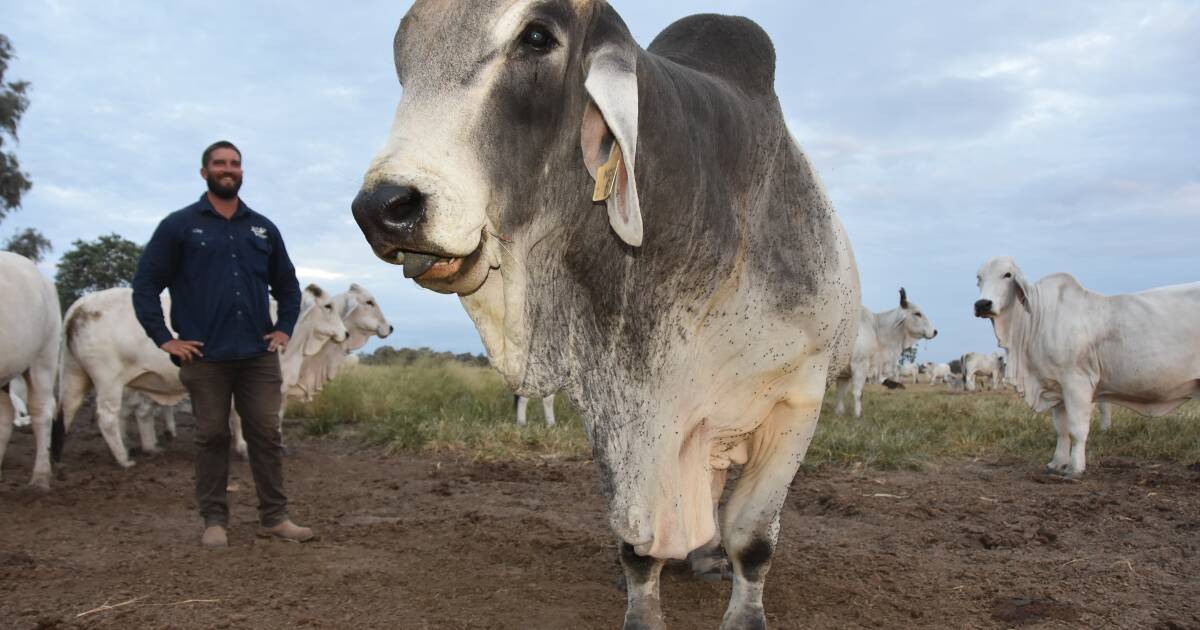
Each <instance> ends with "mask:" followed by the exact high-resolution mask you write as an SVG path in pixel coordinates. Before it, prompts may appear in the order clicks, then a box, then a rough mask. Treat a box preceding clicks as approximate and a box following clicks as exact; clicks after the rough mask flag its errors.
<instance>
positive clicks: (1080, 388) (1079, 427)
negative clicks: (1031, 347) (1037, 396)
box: [1063, 384, 1095, 478]
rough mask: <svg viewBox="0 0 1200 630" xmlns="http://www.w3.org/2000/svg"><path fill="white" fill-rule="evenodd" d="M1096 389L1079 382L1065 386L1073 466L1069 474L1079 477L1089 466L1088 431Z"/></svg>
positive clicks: (1064, 397)
mask: <svg viewBox="0 0 1200 630" xmlns="http://www.w3.org/2000/svg"><path fill="white" fill-rule="evenodd" d="M1094 396H1095V391H1094V390H1092V389H1091V388H1090V387H1087V386H1084V385H1081V384H1077V385H1074V386H1072V387H1064V388H1063V404H1064V406H1065V407H1066V410H1067V431H1068V432H1069V433H1070V435H1071V466H1070V468H1069V469H1068V471H1067V472H1068V474H1069V475H1070V476H1071V477H1074V478H1077V477H1079V476H1080V475H1082V474H1083V471H1084V469H1085V468H1086V467H1087V453H1086V451H1087V440H1088V432H1089V431H1091V428H1092V398H1093V397H1094Z"/></svg>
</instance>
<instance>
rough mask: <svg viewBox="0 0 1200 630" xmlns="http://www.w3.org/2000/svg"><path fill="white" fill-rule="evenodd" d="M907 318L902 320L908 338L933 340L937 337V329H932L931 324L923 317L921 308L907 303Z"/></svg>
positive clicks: (923, 313)
mask: <svg viewBox="0 0 1200 630" xmlns="http://www.w3.org/2000/svg"><path fill="white" fill-rule="evenodd" d="M908 306H909V308H908V309H906V310H908V311H909V313H908V317H905V318H904V328H905V331H906V332H907V333H908V336H909V337H912V338H914V339H933V338H934V337H936V336H937V329H936V328H934V327H933V322H931V321H929V318H928V317H926V316H925V312H924V311H922V310H921V307H919V306H917V305H916V304H913V303H912V302H909V303H908Z"/></svg>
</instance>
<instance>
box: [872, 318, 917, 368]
mask: <svg viewBox="0 0 1200 630" xmlns="http://www.w3.org/2000/svg"><path fill="white" fill-rule="evenodd" d="M873 317H874V319H875V336H876V337H877V338H878V339H879V341H880V345H882V346H883V347H884V348H887V350H888V353H889V354H895V355H896V356H899V355H900V354H901V353H903V352H904V349H905V348H907V347H909V346H911V345H912V344H914V343H916V341H917V339H918V337H913V336H912V335H909V334H908V328H907V327H906V326H904V324H903V323H902V322H901V320H902V319H903V318H904V311H903V310H902V309H898V308H894V309H892V310H890V311H884V312H882V313H875V314H873Z"/></svg>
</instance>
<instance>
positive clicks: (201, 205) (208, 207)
mask: <svg viewBox="0 0 1200 630" xmlns="http://www.w3.org/2000/svg"><path fill="white" fill-rule="evenodd" d="M194 207H195V208H196V212H199V213H201V214H203V213H205V212H211V213H212V214H214V215H216V216H218V217H221V218H222V219H224V218H225V217H223V216H221V214H220V213H218V212H217V209H216V208H214V207H213V205H212V202H211V201H209V200H208V193H201V195H200V201H199V202H197V203H196V205H195V206H194ZM251 212H253V210H251V209H250V206H247V205H246V202H244V201H242V199H241V197H239V198H238V207H237V210H234V211H233V216H232V217H230V218H229V219H230V220H231V221H232V220H233V219H236V218H238V217H241V216H245V215H247V214H250V213H251Z"/></svg>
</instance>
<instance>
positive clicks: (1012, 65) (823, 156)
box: [0, 0, 1200, 360]
mask: <svg viewBox="0 0 1200 630" xmlns="http://www.w3.org/2000/svg"><path fill="white" fill-rule="evenodd" d="M410 4H411V3H410V2H403V1H378V0H371V1H366V0H362V1H356V2H353V3H347V4H346V5H344V6H339V7H338V8H336V9H331V8H330V7H331V5H330V3H325V2H285V1H283V0H274V1H269V0H262V1H254V0H237V1H228V2H222V1H220V0H206V1H205V2H193V1H190V0H178V1H172V2H161V1H150V0H138V1H133V0H105V1H104V2H94V1H91V0H16V1H9V2H3V3H0V32H2V33H4V34H5V35H7V36H8V37H9V38H10V39H11V41H12V44H13V46H14V48H15V50H16V53H17V55H18V56H19V58H18V59H17V60H16V62H15V63H13V65H12V67H11V68H10V70H9V74H8V77H7V78H8V79H9V80H15V79H23V80H27V81H30V82H32V84H33V87H32V92H31V94H30V96H31V98H32V105H31V107H30V108H29V111H28V112H27V113H26V115H25V118H24V119H23V120H22V123H21V127H20V140H21V142H20V144H19V145H18V146H17V155H18V158H19V159H20V161H21V164H22V166H23V168H24V169H25V170H26V171H27V172H28V173H29V174H30V176H31V179H32V180H33V182H34V187H33V189H32V191H30V193H29V194H28V195H27V196H26V197H25V199H24V202H23V204H22V209H21V210H20V211H18V212H16V213H14V214H12V215H10V216H9V218H7V219H6V220H4V222H3V223H0V235H2V236H8V235H10V234H12V233H13V232H14V231H15V230H18V229H21V228H25V227H35V228H37V229H39V230H41V231H42V232H44V233H45V234H46V235H47V236H49V238H50V239H51V241H53V243H54V246H55V251H54V253H53V255H52V257H51V260H50V261H48V262H47V263H46V264H44V265H43V266H44V268H45V269H46V270H47V272H48V273H50V274H52V273H53V265H54V262H55V261H56V260H57V258H58V256H59V255H61V254H62V253H63V252H64V251H65V250H66V249H67V248H68V247H69V246H70V243H71V241H73V240H74V239H88V240H90V239H94V238H96V237H97V236H99V235H102V234H107V233H110V232H116V233H118V234H121V235H122V236H124V237H126V238H129V239H132V240H134V241H137V242H145V240H146V239H148V238H149V236H150V234H151V232H152V231H153V229H154V226H155V225H156V224H157V223H158V221H159V220H160V219H161V218H162V217H163V216H165V215H166V214H167V213H169V212H171V211H173V210H176V209H178V208H180V207H183V206H185V205H188V204H190V203H191V202H193V201H194V200H195V199H196V198H198V197H199V195H200V194H201V193H202V192H203V190H204V188H203V182H202V181H201V180H200V178H199V175H198V169H199V154H200V152H201V150H202V149H203V148H204V147H205V146H206V145H207V144H208V143H210V142H212V141H213V140H215V139H218V138H227V139H230V140H232V141H234V142H235V143H236V144H238V145H239V147H240V148H241V149H242V151H243V153H244V161H245V164H244V165H245V170H246V175H245V185H244V186H243V189H242V197H243V199H245V200H246V201H247V203H248V204H249V205H250V206H251V207H253V208H255V209H257V210H259V211H261V212H263V213H264V214H266V215H267V216H269V217H271V218H272V219H273V220H274V221H275V223H276V224H278V225H279V227H280V229H281V230H282V231H283V235H284V238H285V240H286V242H287V244H288V248H289V250H290V252H291V254H292V258H293V260H294V261H295V263H296V266H297V267H298V269H299V272H300V276H301V282H302V283H306V282H317V283H319V284H321V285H322V286H323V287H325V288H326V289H328V290H331V291H334V292H339V291H342V290H344V289H345V288H346V287H347V286H348V285H349V284H350V283H351V282H358V283H360V284H362V285H364V286H365V287H367V288H368V289H370V290H371V291H373V292H374V293H375V295H376V297H377V298H378V299H379V301H380V303H381V304H382V306H383V308H384V312H385V313H386V314H387V315H388V316H389V319H390V320H391V321H392V323H393V324H394V325H395V326H396V333H395V335H394V336H393V337H392V338H391V339H389V343H392V344H394V345H400V346H413V347H417V346H430V347H433V348H435V349H443V350H452V351H455V352H463V351H471V352H481V351H482V345H481V344H480V342H479V337H478V335H477V334H476V332H475V329H474V327H473V326H472V324H471V322H470V320H469V319H468V318H467V317H466V315H465V314H464V312H463V310H462V308H461V306H460V305H459V303H458V300H457V299H456V298H452V297H447V296H441V295H437V294H434V293H432V292H429V291H424V290H421V289H419V288H418V287H416V286H415V285H414V284H413V283H412V282H411V281H407V280H404V279H403V277H402V276H401V274H400V271H399V268H397V267H392V266H389V265H386V264H384V263H382V262H380V261H378V260H377V259H376V258H375V257H374V256H373V255H372V254H371V251H370V248H369V247H368V246H367V244H366V242H365V240H364V239H363V237H362V235H361V233H360V232H359V230H358V228H357V226H356V225H355V224H354V220H353V218H352V217H351V215H350V209H349V208H350V201H351V200H352V199H353V197H354V195H355V193H356V192H357V189H358V186H359V183H360V181H361V177H362V173H363V171H364V170H365V168H366V165H367V162H368V161H369V160H370V158H371V157H372V156H373V155H374V153H375V152H376V151H377V150H378V149H379V148H380V147H381V146H382V143H383V140H384V136H385V134H386V133H387V131H388V128H389V125H390V123H391V118H392V114H393V112H394V110H395V106H396V102H397V100H398V98H399V95H400V87H399V84H398V83H397V81H396V78H395V73H394V68H393V66H392V56H391V44H392V36H393V34H394V32H395V28H396V25H397V24H398V23H399V21H400V18H401V16H403V14H404V12H405V11H406V10H407V9H408V7H409V5H410ZM612 4H613V5H614V6H615V7H616V8H617V10H618V11H619V12H620V13H621V14H622V16H623V17H624V18H625V20H626V22H627V23H628V24H629V26H630V28H631V29H632V30H633V32H634V35H635V36H636V37H637V39H638V41H639V42H640V43H642V44H643V45H646V44H648V43H649V41H650V40H651V39H652V38H653V37H654V35H655V34H656V33H658V32H659V31H660V30H662V29H663V28H664V27H665V26H667V25H668V24H669V23H670V22H672V21H673V20H675V19H677V18H679V17H682V16H684V15H687V14H689V13H696V12H718V13H730V14H740V15H746V16H748V17H751V18H753V19H754V20H756V21H757V22H758V23H759V24H761V25H763V26H764V27H765V28H766V30H767V32H768V33H770V35H771V36H772V38H773V39H774V41H775V45H776V47H777V49H778V70H777V79H776V89H777V90H778V92H779V96H780V99H781V101H782V103H783V109H784V112H785V114H786V116H787V118H788V122H789V124H790V126H791V128H792V130H793V131H794V133H795V135H796V137H797V139H798V140H799V141H800V143H801V145H802V146H803V147H804V148H805V150H806V151H807V152H808V154H809V157H810V158H811V159H812V161H813V162H814V164H815V167H816V169H817V171H818V172H819V173H820V174H821V177H822V178H823V180H824V183H825V186H826V188H827V190H828V192H829V195H830V197H831V198H832V200H833V203H834V205H835V207H836V208H837V210H838V213H839V215H840V216H841V219H842V221H843V222H844V223H845V225H846V228H847V230H848V231H849V234H850V238H851V241H852V242H853V244H854V248H855V252H856V254H857V256H858V263H859V269H860V271H861V276H862V285H863V301H864V303H865V304H866V305H867V306H868V307H870V308H872V309H873V310H877V311H878V310H885V309H888V308H892V307H894V306H895V304H896V301H897V289H898V288H899V287H900V286H904V287H906V288H907V289H908V294H909V297H910V298H911V299H912V300H913V301H914V302H916V303H918V304H920V305H921V307H922V308H923V309H924V310H925V311H926V313H927V314H928V315H929V316H930V318H931V319H932V320H933V322H934V324H935V325H936V326H937V327H938V328H939V329H940V331H941V334H940V335H939V336H938V338H937V339H935V340H933V341H931V342H927V343H923V344H922V345H921V348H920V354H921V358H922V359H934V360H948V359H950V358H952V357H956V356H958V355H960V354H962V353H963V352H965V351H968V350H977V351H990V350H991V349H993V348H994V347H995V337H994V336H993V335H992V332H991V327H990V326H989V325H988V324H987V323H986V322H984V321H982V320H976V319H974V318H973V317H971V304H972V303H973V302H974V300H975V299H976V295H977V291H976V288H975V271H976V269H977V268H978V267H979V265H980V264H981V263H982V262H983V261H984V260H985V259H986V258H987V257H989V256H993V255H1000V254H1007V255H1012V256H1014V257H1016V259H1017V262H1018V264H1020V265H1021V267H1022V268H1023V269H1024V271H1025V274H1026V275H1027V276H1029V277H1032V278H1038V277H1042V276H1044V275H1046V274H1048V273H1051V272H1055V271H1070V272H1071V273H1073V274H1075V275H1076V277H1078V278H1079V279H1080V280H1081V281H1082V282H1083V283H1084V285H1085V286H1087V287H1089V288H1091V289H1093V290H1097V291H1100V292H1103V293H1119V292H1129V291H1135V290H1139V289H1144V288H1149V287H1153V286H1159V285H1165V284H1174V283H1181V282H1193V281H1197V280H1200V248H1198V247H1197V244H1198V243H1200V238H1198V237H1200V80H1198V79H1197V77H1200V3H1198V2H1190V1H1188V2H1185V1H1179V2H1172V1H1150V0H1147V1H1137V2H1097V1H1087V2H1076V1H1059V2H1052V3H1050V2H1044V1H1042V0H1038V1H1029V2H1019V1H1014V0H1005V1H1003V2H1000V1H995V2H962V1H961V0H951V1H933V0H930V1H911V2H899V1H897V2H887V3H880V2H869V3H868V2H856V3H855V2H843V3H832V2H797V1H796V0H779V1H752V0H727V1H725V2H716V1H694V0H692V1H687V2H684V1H681V0H670V1H664V0H655V1H654V2H646V1H644V0H643V1H639V2H633V1H624V0H614V1H613V2H612Z"/></svg>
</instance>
